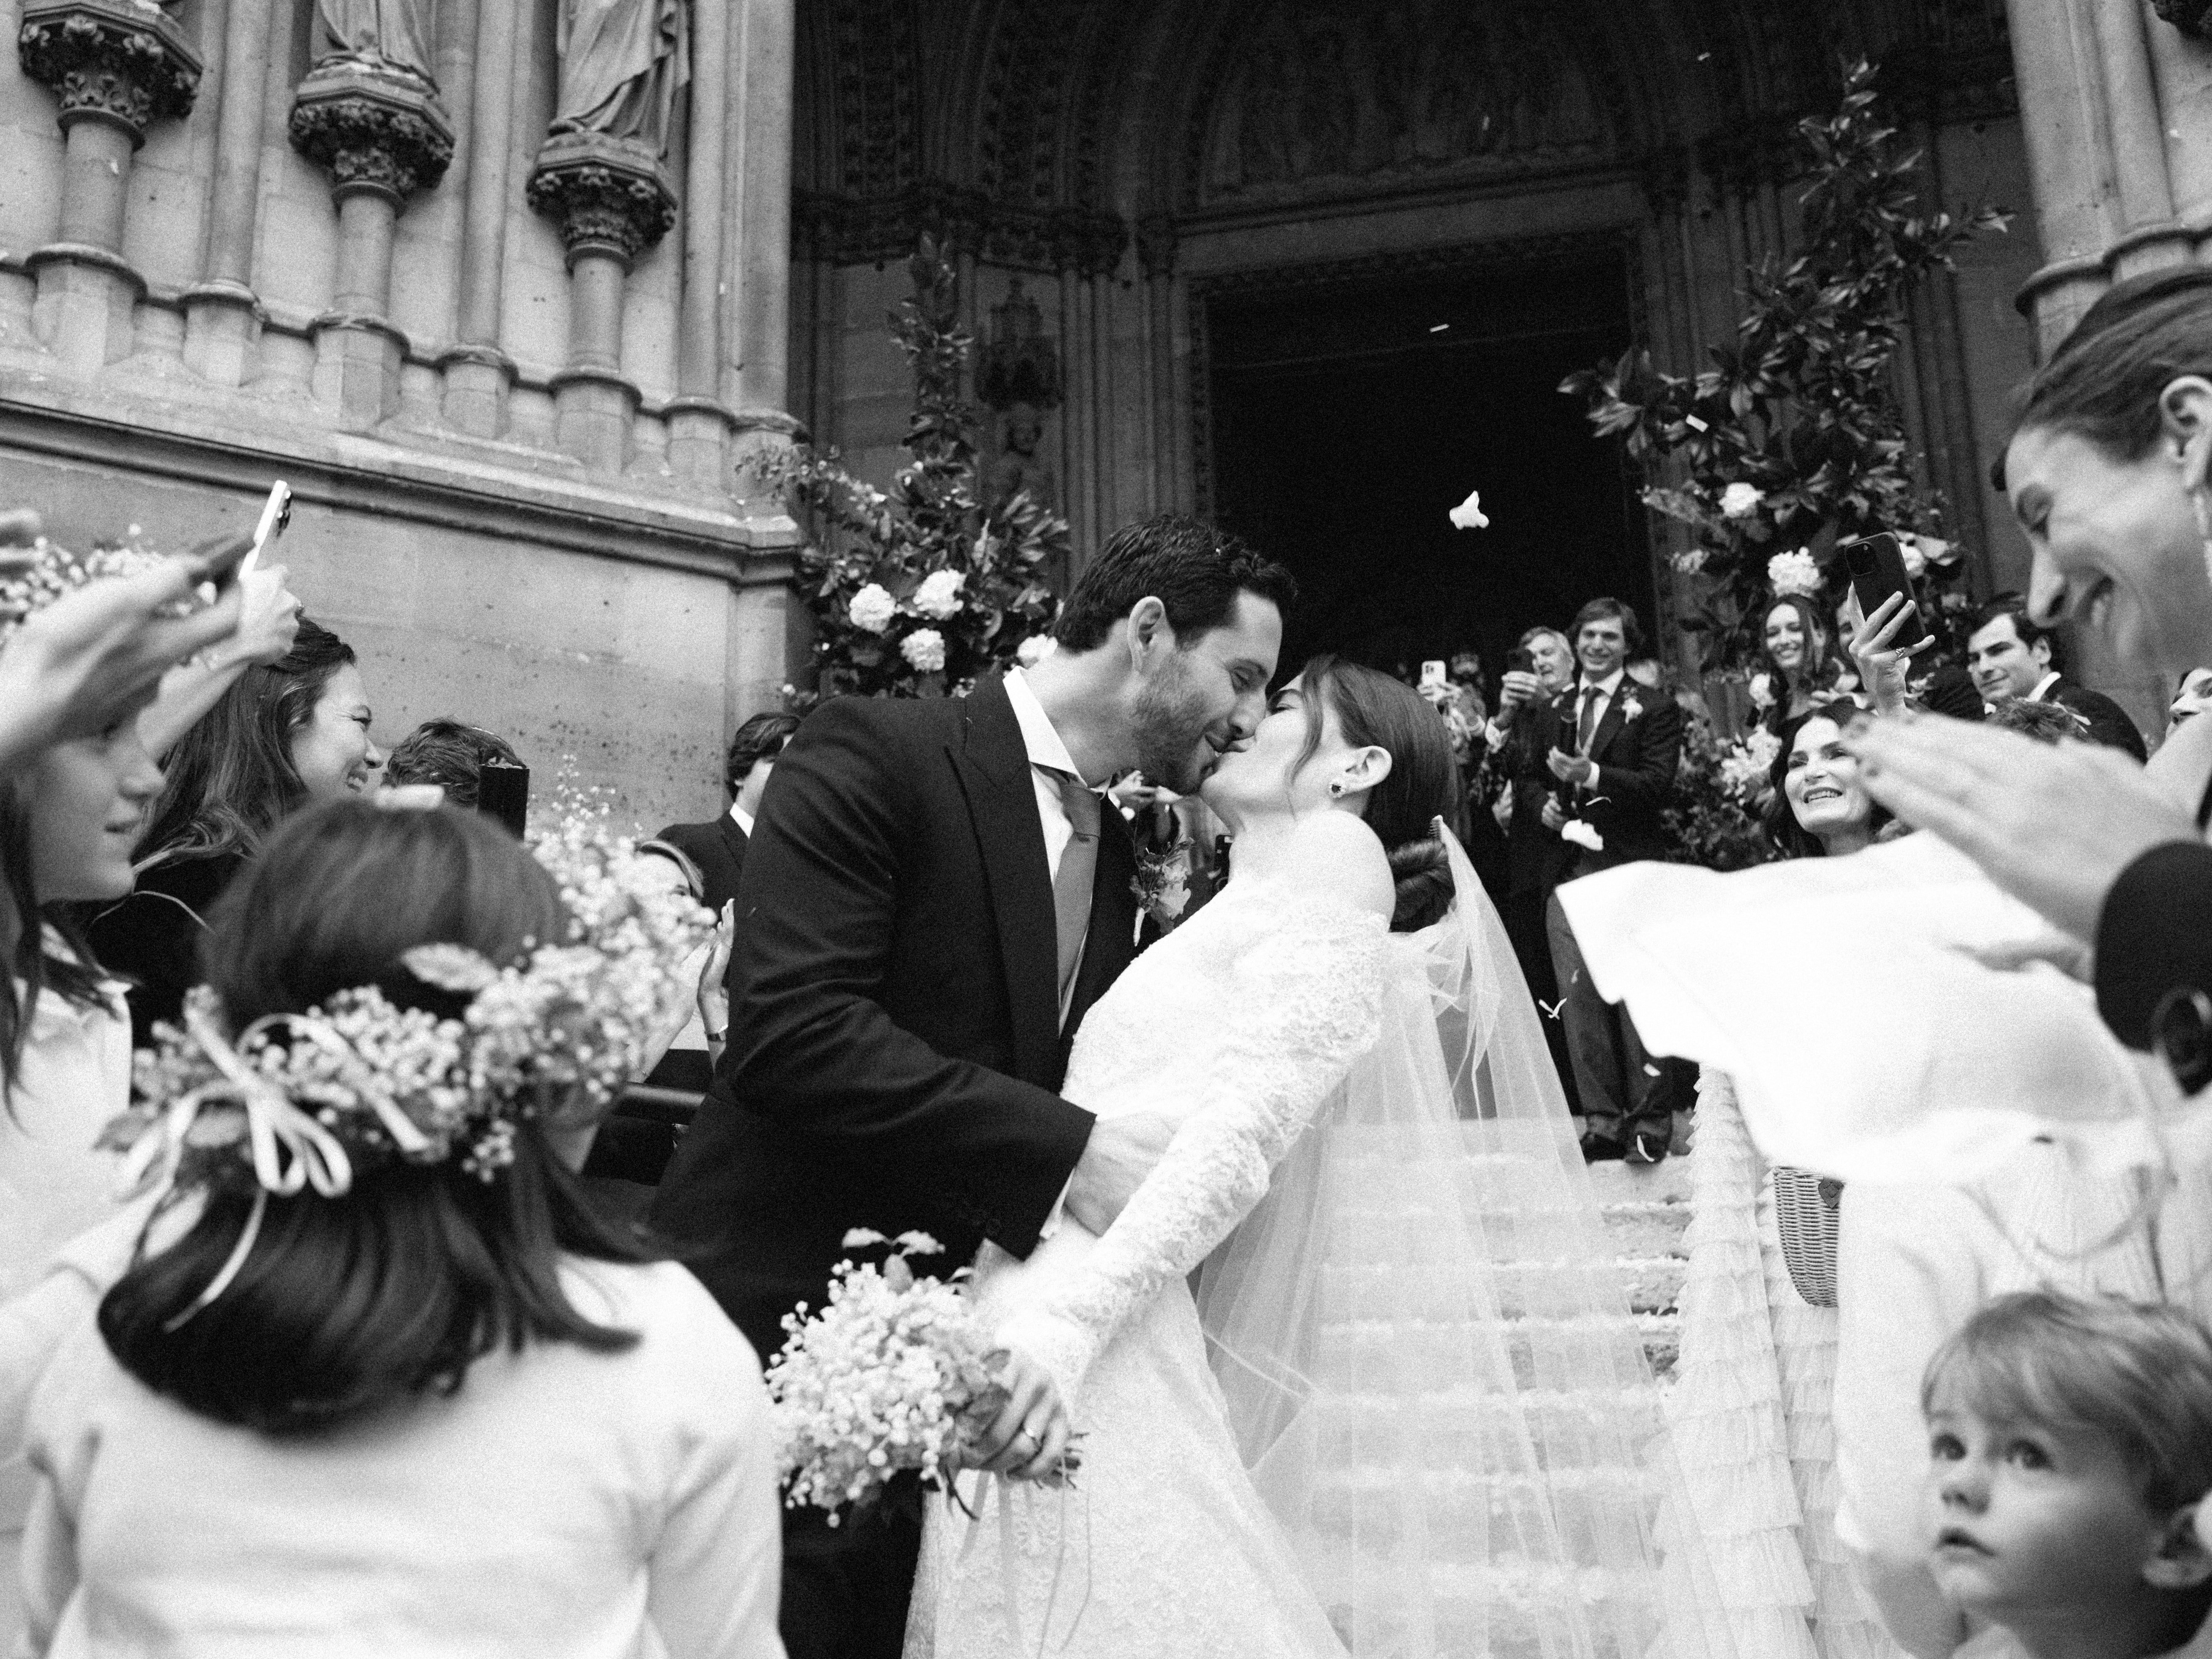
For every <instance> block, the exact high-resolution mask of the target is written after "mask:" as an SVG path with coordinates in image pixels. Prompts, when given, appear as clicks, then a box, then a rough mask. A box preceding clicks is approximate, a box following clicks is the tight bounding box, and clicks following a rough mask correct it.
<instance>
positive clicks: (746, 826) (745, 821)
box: [730, 801, 753, 841]
mask: <svg viewBox="0 0 2212 1659" xmlns="http://www.w3.org/2000/svg"><path fill="white" fill-rule="evenodd" d="M730 822H731V823H734V824H736V825H737V826H738V829H742V830H744V832H745V839H746V840H747V841H750V840H751V839H752V838H753V815H752V814H751V813H750V812H748V811H745V809H744V807H742V806H740V805H738V804H737V802H735V801H732V802H731V803H730Z"/></svg>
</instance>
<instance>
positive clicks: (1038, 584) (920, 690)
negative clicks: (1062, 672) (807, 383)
mask: <svg viewBox="0 0 2212 1659" xmlns="http://www.w3.org/2000/svg"><path fill="white" fill-rule="evenodd" d="M908 270H909V271H910V272H911V273H912V275H913V277H914V295H913V297H912V298H910V299H908V300H904V301H901V302H900V304H899V307H898V309H897V310H896V311H895V312H893V313H891V314H890V326H891V337H892V338H894V339H895V340H896V341H897V342H898V345H899V349H901V350H902V351H903V352H904V353H905V354H906V357H907V362H908V364H909V365H911V367H912V368H913V370H914V386H915V409H914V418H913V421H912V422H911V423H910V424H909V425H908V428H907V435H906V447H907V450H908V453H910V454H911V455H912V456H913V458H914V459H912V460H911V461H909V462H908V464H907V465H905V466H903V467H902V468H900V469H899V473H898V477H897V479H896V482H895V483H893V484H892V486H891V489H890V493H889V494H888V495H886V494H885V493H884V491H882V490H880V489H876V488H874V487H873V486H872V485H870V484H868V483H865V482H863V481H862V480H861V479H859V478H857V477H854V476H853V474H852V473H850V472H849V471H847V470H846V469H845V466H844V465H843V464H842V461H840V459H838V456H837V453H836V451H835V450H833V449H824V450H818V451H817V450H816V449H814V448H812V447H809V446H807V445H804V444H801V445H797V446H794V447H792V448H789V449H787V450H783V451H781V452H769V453H764V454H763V455H762V456H760V457H759V458H757V459H755V460H754V461H753V462H752V463H751V464H750V465H751V466H752V470H753V471H754V472H755V473H756V475H757V476H758V477H761V478H762V479H763V481H764V482H765V483H768V484H769V485H770V486H771V487H776V488H781V489H787V490H788V491H789V492H790V494H791V495H793V497H794V498H795V500H796V501H797V502H798V504H799V507H801V509H802V510H803V511H804V512H805V513H806V515H807V517H808V519H809V520H810V521H811V522H810V524H809V529H810V532H811V534H810V537H809V544H808V545H807V547H806V548H805V550H803V551H802V552H801V553H800V555H799V573H800V576H801V580H802V581H803V582H805V584H806V585H807V593H806V597H807V602H808V605H809V606H810V607H811V610H812V611H813V615H814V628H815V641H814V658H815V666H816V671H817V685H816V689H815V690H814V692H812V693H811V694H802V693H799V692H796V691H792V690H788V689H787V697H786V700H787V702H793V704H795V705H805V704H808V703H811V702H813V701H814V700H815V699H816V698H817V697H830V696H840V695H842V694H844V693H848V692H857V693H860V694H861V695H863V696H878V697H928V696H945V695H947V694H948V693H950V694H951V695H952V696H963V695H964V694H965V693H966V692H967V691H968V690H969V688H971V687H972V686H973V685H974V684H975V681H976V680H977V678H979V677H981V675H983V674H986V673H987V672H989V671H992V670H993V669H995V668H1001V667H1004V666H1005V665H1006V664H1008V663H1010V662H1011V661H1012V660H1013V659H1014V656H1015V653H1016V652H1017V651H1018V650H1019V649H1020V647H1021V646H1022V644H1023V642H1024V641H1026V640H1029V639H1030V638H1032V637H1035V636H1041V635H1043V634H1045V633H1046V632H1047V631H1048V629H1050V627H1051V625H1052V621H1053V617H1054V611H1055V609H1056V607H1057V601H1056V600H1055V599H1054V596H1053V592H1052V589H1051V588H1050V586H1048V584H1047V582H1046V580H1045V577H1044V574H1043V573H1044V571H1045V570H1046V569H1047V568H1048V561H1050V560H1051V559H1052V558H1053V556H1054V555H1056V554H1059V553H1062V552H1065V551H1066V549H1067V546H1068V528H1067V521H1066V520H1065V519H1063V518H1061V517H1060V516H1059V515H1058V514H1057V513H1053V512H1051V511H1049V510H1048V509H1047V508H1046V507H1042V506H1041V505H1039V504H1038V503H1037V502H1036V501H1034V500H1032V499H1031V498H1030V495H1028V494H1027V492H1023V493H1021V494H1019V495H1015V496H1014V497H1013V499H1012V501H1008V502H1006V504H1005V505H1004V506H1002V507H997V508H994V509H992V510H990V511H988V512H987V511H986V510H985V508H984V507H983V504H982V499H981V490H980V489H979V488H978V479H977V477H976V470H975V412H974V410H971V409H970V408H969V406H968V404H966V403H964V402H963V400H962V398H961V396H960V381H961V372H962V370H963V368H964V367H965V366H966V364H967V362H968V357H969V353H970V352H971V351H972V350H973V349H974V347H975V341H974V339H973V338H972V337H970V336H969V334H968V333H967V331H965V330H963V328H962V327H961V326H960V323H959V279H958V276H957V274H956V272H955V271H954V270H953V267H952V264H951V261H950V260H949V259H948V258H946V256H945V252H944V251H943V250H942V249H940V248H939V246H938V244H937V243H936V242H935V241H934V240H933V239H931V238H929V237H926V236H925V237H924V238H922V239H921V246H920V247H919V248H918V249H917V250H916V252H915V255H914V257H913V258H911V259H910V260H909V261H908Z"/></svg>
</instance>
